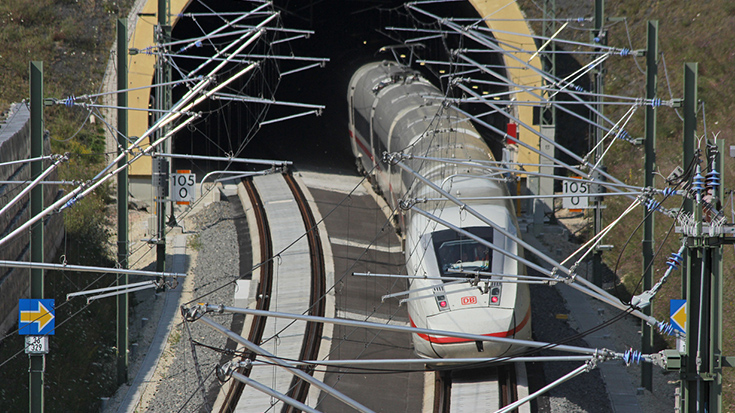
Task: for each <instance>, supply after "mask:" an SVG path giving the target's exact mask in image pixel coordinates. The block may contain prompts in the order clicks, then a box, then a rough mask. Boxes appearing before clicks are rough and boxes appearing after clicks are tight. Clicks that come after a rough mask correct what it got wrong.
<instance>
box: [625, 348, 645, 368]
mask: <svg viewBox="0 0 735 413" xmlns="http://www.w3.org/2000/svg"><path fill="white" fill-rule="evenodd" d="M642 359H643V354H642V353H641V352H640V351H638V350H633V349H632V348H631V349H628V350H626V351H625V354H623V361H625V364H630V363H635V364H639V363H640V362H641V360H642Z"/></svg>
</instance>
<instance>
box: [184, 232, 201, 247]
mask: <svg viewBox="0 0 735 413" xmlns="http://www.w3.org/2000/svg"><path fill="white" fill-rule="evenodd" d="M186 246H187V247H189V248H191V249H193V250H194V251H199V250H201V249H202V240H201V238H199V234H194V235H189V237H188V238H187V241H186Z"/></svg>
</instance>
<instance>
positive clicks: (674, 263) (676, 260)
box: [666, 252, 684, 270]
mask: <svg viewBox="0 0 735 413" xmlns="http://www.w3.org/2000/svg"><path fill="white" fill-rule="evenodd" d="M683 261H684V257H683V256H682V255H681V254H679V253H676V252H675V253H672V254H671V257H669V258H668V259H667V260H666V265H668V266H669V267H671V269H672V270H676V269H678V268H679V266H680V265H681V263H682V262H683Z"/></svg>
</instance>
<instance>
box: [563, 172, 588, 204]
mask: <svg viewBox="0 0 735 413" xmlns="http://www.w3.org/2000/svg"><path fill="white" fill-rule="evenodd" d="M563 186H564V189H563V191H562V192H563V193H564V198H562V208H566V209H585V208H589V206H588V205H589V202H588V201H589V196H587V195H588V194H589V193H590V185H589V183H587V182H582V181H580V182H575V180H574V179H570V180H568V181H564V185H563ZM580 195H581V196H580Z"/></svg>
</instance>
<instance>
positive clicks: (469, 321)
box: [426, 308, 516, 357]
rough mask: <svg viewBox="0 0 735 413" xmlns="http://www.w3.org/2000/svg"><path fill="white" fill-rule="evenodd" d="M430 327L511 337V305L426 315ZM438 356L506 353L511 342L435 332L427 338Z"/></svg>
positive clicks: (512, 330) (486, 355) (512, 332)
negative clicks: (509, 306) (479, 339)
mask: <svg viewBox="0 0 735 413" xmlns="http://www.w3.org/2000/svg"><path fill="white" fill-rule="evenodd" d="M426 321H427V327H428V328H430V329H432V330H445V331H456V332H462V333H469V334H477V335H483V336H489V337H501V338H513V336H514V334H515V327H516V326H515V317H514V311H513V309H506V308H471V309H470V308H468V309H461V310H455V311H450V312H445V313H439V314H435V315H432V316H429V317H427V320H426ZM427 339H428V340H429V342H430V343H431V346H432V348H433V349H434V351H435V352H436V354H437V355H438V356H439V357H498V356H502V355H503V354H505V353H507V352H508V350H510V348H511V345H510V344H505V343H497V342H491V341H484V342H482V343H478V342H477V341H475V340H470V339H464V338H456V337H447V336H435V335H431V336H428V338H427Z"/></svg>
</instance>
